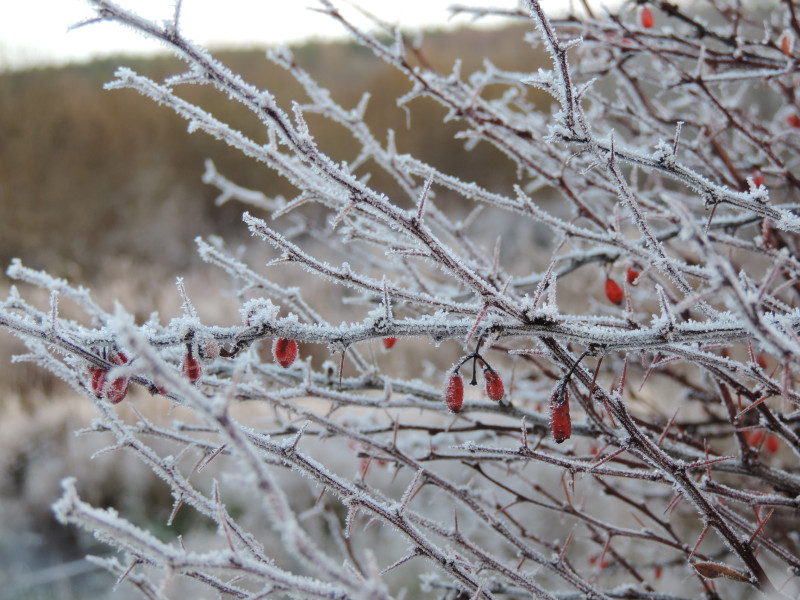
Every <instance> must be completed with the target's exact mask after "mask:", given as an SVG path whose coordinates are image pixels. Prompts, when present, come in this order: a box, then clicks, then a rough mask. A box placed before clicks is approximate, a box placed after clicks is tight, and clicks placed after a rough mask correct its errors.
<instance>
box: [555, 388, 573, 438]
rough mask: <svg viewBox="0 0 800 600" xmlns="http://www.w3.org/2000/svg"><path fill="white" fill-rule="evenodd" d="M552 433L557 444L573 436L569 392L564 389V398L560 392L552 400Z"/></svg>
mask: <svg viewBox="0 0 800 600" xmlns="http://www.w3.org/2000/svg"><path fill="white" fill-rule="evenodd" d="M550 432H551V433H552V434H553V439H554V440H555V441H556V443H557V444H560V443H561V442H563V441H564V440H566V439H569V436H571V435H572V419H570V416H569V391H568V390H567V389H564V391H563V396H562V395H561V394H559V391H558V390H556V392H555V393H554V394H553V396H552V397H551V398H550Z"/></svg>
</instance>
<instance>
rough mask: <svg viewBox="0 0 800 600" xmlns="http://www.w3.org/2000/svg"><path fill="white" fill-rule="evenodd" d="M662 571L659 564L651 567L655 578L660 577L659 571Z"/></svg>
mask: <svg viewBox="0 0 800 600" xmlns="http://www.w3.org/2000/svg"><path fill="white" fill-rule="evenodd" d="M662 572H663V567H662V566H661V565H656V566H655V567H653V577H654V578H655V579H661V573H662Z"/></svg>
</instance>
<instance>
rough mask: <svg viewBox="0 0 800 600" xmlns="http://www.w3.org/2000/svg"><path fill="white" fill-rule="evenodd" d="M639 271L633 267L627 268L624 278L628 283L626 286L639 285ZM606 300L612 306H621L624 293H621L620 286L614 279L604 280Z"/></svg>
mask: <svg viewBox="0 0 800 600" xmlns="http://www.w3.org/2000/svg"><path fill="white" fill-rule="evenodd" d="M639 275H640V273H639V271H637V270H636V269H634V268H633V267H628V270H627V271H626V272H625V278H626V280H627V281H628V285H633V286H637V285H639ZM605 290H606V298H608V301H609V302H611V303H612V304H622V301H623V300H624V299H625V292H623V291H622V286H620V284H618V283H617V281H616V280H615V279H612V278H611V277H609V278H607V279H606V286H605Z"/></svg>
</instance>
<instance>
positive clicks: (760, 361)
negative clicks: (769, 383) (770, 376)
mask: <svg viewBox="0 0 800 600" xmlns="http://www.w3.org/2000/svg"><path fill="white" fill-rule="evenodd" d="M756 364H757V365H758V366H759V367H761V368H762V369H766V368H767V357H766V356H764V355H763V354H759V355H758V356H756Z"/></svg>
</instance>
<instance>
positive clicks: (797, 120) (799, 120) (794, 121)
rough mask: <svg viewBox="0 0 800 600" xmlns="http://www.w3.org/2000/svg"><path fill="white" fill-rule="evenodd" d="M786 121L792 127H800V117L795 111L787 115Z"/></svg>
mask: <svg viewBox="0 0 800 600" xmlns="http://www.w3.org/2000/svg"><path fill="white" fill-rule="evenodd" d="M786 122H787V123H788V124H789V125H791V126H792V127H795V128H800V117H799V116H797V114H795V113H792V114H790V115H789V116H788V117H786Z"/></svg>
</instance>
